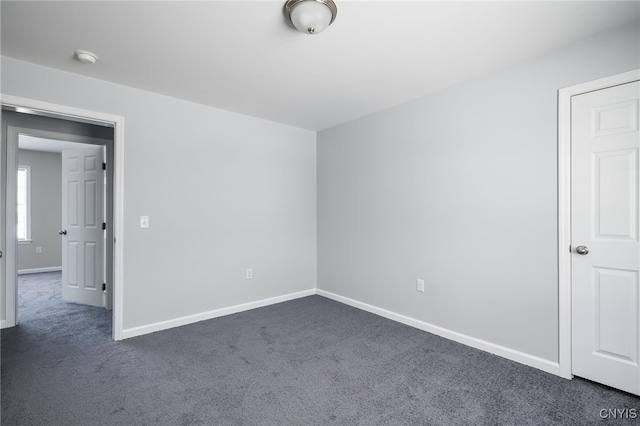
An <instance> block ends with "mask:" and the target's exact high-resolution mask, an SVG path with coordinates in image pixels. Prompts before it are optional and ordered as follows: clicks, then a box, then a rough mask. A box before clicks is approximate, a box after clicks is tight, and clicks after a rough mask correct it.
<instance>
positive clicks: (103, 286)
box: [102, 283, 107, 291]
mask: <svg viewBox="0 0 640 426" xmlns="http://www.w3.org/2000/svg"><path fill="white" fill-rule="evenodd" d="M102 291H107V283H102Z"/></svg>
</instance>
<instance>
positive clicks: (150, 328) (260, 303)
mask: <svg viewBox="0 0 640 426" xmlns="http://www.w3.org/2000/svg"><path fill="white" fill-rule="evenodd" d="M314 294H316V289H315V288H312V289H309V290H303V291H298V292H296V293H289V294H284V295H282V296H276V297H270V298H268V299H262V300H257V301H255V302H248V303H241V304H239V305H234V306H229V307H226V308H219V309H214V310H212V311H206V312H201V313H199V314H194V315H187V316H184V317H180V318H174V319H171V320H167V321H161V322H156V323H153V324H148V325H142V326H139V327H132V328H127V329H124V330H123V331H122V338H123V339H128V338H130V337H136V336H141V335H143V334H149V333H154V332H156V331H161V330H167V329H169V328H174V327H180V326H183V325H188V324H193V323H196V322H200V321H206V320H210V319H214V318H218V317H223V316H226V315H231V314H236V313H239V312H244V311H249V310H251V309H256V308H262V307H264V306H269V305H275V304H276V303H282V302H287V301H289V300H294V299H300V298H302V297H307V296H313V295H314Z"/></svg>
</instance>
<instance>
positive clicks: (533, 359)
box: [317, 289, 560, 376]
mask: <svg viewBox="0 0 640 426" xmlns="http://www.w3.org/2000/svg"><path fill="white" fill-rule="evenodd" d="M317 294H318V295H319V296H324V297H326V298H329V299H332V300H335V301H336V302H340V303H344V304H345V305H349V306H353V307H354V308H358V309H362V310H363V311H367V312H371V313H372V314H376V315H380V316H381V317H384V318H388V319H390V320H393V321H397V322H400V323H402V324H405V325H408V326H410V327H414V328H417V329H420V330H422V331H426V332H428V333H432V334H435V335H437V336H440V337H444V338H445V339H449V340H453V341H455V342H458V343H462V344H463V345H467V346H471V347H472V348H476V349H480V350H481V351H485V352H489V353H491V354H494V355H497V356H500V357H502V358H506V359H509V360H511V361H515V362H518V363H520V364H524V365H527V366H529V367H533V368H537V369H539V370H542V371H545V372H547V373H551V374H554V375H556V376H560V365H559V364H558V363H557V362H553V361H549V360H546V359H543V358H539V357H537V356H534V355H530V354H526V353H524V352H520V351H516V350H514V349H510V348H507V347H504V346H500V345H497V344H495V343H491V342H487V341H486V340H482V339H477V338H475V337H471V336H467V335H465V334H462V333H458V332H456V331H452V330H448V329H446V328H442V327H439V326H436V325H433V324H429V323H427V322H424V321H420V320H417V319H414V318H411V317H408V316H405V315H401V314H398V313H395V312H392V311H389V310H386V309H382V308H379V307H377V306H373V305H369V304H367V303H363V302H360V301H357V300H354V299H350V298H348V297H344V296H340V295H339V294H335V293H331V292H329V291H325V290H321V289H318V290H317Z"/></svg>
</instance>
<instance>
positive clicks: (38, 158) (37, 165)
mask: <svg viewBox="0 0 640 426" xmlns="http://www.w3.org/2000/svg"><path fill="white" fill-rule="evenodd" d="M61 161H62V160H61V156H60V154H57V153H52V152H37V151H26V150H22V149H21V150H19V151H18V163H19V164H20V165H22V166H31V239H32V242H31V243H29V244H19V245H18V270H22V269H38V268H48V267H60V266H62V245H61V243H60V236H59V235H58V231H59V230H60V224H61V223H62V180H61V179H62V177H61ZM36 247H42V253H41V254H36Z"/></svg>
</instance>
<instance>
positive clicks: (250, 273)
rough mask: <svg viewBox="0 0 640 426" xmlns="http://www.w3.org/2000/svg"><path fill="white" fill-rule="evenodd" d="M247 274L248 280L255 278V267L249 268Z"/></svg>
mask: <svg viewBox="0 0 640 426" xmlns="http://www.w3.org/2000/svg"><path fill="white" fill-rule="evenodd" d="M246 276H247V279H248V280H251V279H253V269H251V268H247V275H246Z"/></svg>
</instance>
